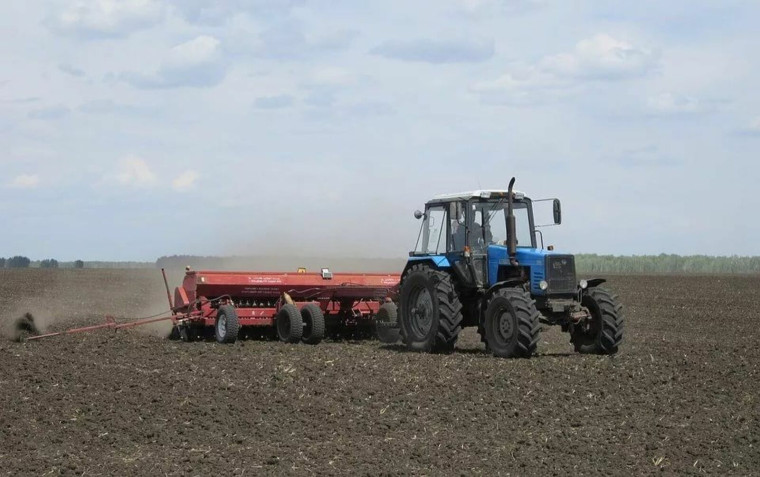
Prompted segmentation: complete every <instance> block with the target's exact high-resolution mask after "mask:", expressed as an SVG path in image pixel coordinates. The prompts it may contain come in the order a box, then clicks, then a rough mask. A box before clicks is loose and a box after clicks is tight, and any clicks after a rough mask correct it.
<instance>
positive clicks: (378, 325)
mask: <svg viewBox="0 0 760 477" xmlns="http://www.w3.org/2000/svg"><path fill="white" fill-rule="evenodd" d="M375 334H376V335H377V339H378V340H380V342H382V343H386V344H394V343H396V342H397V341H398V340H399V327H398V307H397V306H396V304H395V303H391V302H389V303H383V304H382V305H380V309H379V310H378V311H377V315H375Z"/></svg>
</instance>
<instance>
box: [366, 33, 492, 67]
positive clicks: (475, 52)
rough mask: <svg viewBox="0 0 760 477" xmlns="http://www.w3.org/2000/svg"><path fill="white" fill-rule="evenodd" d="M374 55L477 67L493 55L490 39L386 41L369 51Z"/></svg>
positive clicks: (402, 59)
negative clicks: (476, 64) (475, 64)
mask: <svg viewBox="0 0 760 477" xmlns="http://www.w3.org/2000/svg"><path fill="white" fill-rule="evenodd" d="M370 53H372V54H374V55H379V56H383V57H385V58H392V59H396V60H401V61H419V62H423V63H433V64H443V63H479V62H482V61H486V60H489V59H490V58H491V57H492V56H493V55H494V41H493V40H491V39H468V38H460V39H452V38H446V39H439V38H435V39H433V38H419V39H415V40H389V41H385V42H383V43H381V44H379V45H377V46H376V47H374V48H372V50H370Z"/></svg>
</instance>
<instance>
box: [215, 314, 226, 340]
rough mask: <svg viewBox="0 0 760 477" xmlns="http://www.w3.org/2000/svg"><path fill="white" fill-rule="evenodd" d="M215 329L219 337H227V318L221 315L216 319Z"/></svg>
mask: <svg viewBox="0 0 760 477" xmlns="http://www.w3.org/2000/svg"><path fill="white" fill-rule="evenodd" d="M216 329H217V331H218V332H219V336H227V317H226V316H224V315H222V316H221V317H218V318H217V323H216Z"/></svg>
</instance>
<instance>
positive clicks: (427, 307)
mask: <svg viewBox="0 0 760 477" xmlns="http://www.w3.org/2000/svg"><path fill="white" fill-rule="evenodd" d="M412 304H413V306H412V308H411V310H410V311H411V313H410V314H411V316H412V317H413V323H414V328H415V331H417V332H418V333H419V334H420V335H423V336H424V335H427V334H428V333H429V332H430V327H431V326H432V324H433V300H432V298H431V297H430V292H429V291H428V290H427V289H426V288H422V289H420V290H418V292H417V294H416V297H415V300H413V301H412Z"/></svg>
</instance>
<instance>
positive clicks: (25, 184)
mask: <svg viewBox="0 0 760 477" xmlns="http://www.w3.org/2000/svg"><path fill="white" fill-rule="evenodd" d="M39 183H40V176H38V175H37V174H21V175H18V176H16V177H14V178H13V180H12V181H11V182H10V183H9V185H10V186H11V187H15V188H17V189H33V188H35V187H37V186H38V185H39Z"/></svg>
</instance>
